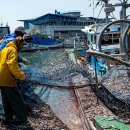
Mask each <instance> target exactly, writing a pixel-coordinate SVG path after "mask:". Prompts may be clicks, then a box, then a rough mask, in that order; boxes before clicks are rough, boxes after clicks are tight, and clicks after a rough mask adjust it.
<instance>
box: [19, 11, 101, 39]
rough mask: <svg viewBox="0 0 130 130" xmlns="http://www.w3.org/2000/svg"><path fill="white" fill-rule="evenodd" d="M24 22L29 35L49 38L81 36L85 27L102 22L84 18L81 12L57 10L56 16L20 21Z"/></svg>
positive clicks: (47, 15) (46, 15)
mask: <svg viewBox="0 0 130 130" xmlns="http://www.w3.org/2000/svg"><path fill="white" fill-rule="evenodd" d="M18 21H22V22H24V28H25V29H26V31H27V32H28V33H29V34H36V33H42V34H46V35H49V36H52V37H54V36H58V35H60V36H64V37H69V36H75V35H78V36H80V35H81V34H82V32H81V29H82V28H84V26H87V25H91V24H94V21H97V22H98V21H101V19H98V20H97V19H96V18H93V17H82V16H81V12H80V11H70V12H65V13H60V12H58V11H57V10H55V13H54V14H50V13H48V14H45V15H43V16H40V17H37V18H35V19H25V20H18Z"/></svg>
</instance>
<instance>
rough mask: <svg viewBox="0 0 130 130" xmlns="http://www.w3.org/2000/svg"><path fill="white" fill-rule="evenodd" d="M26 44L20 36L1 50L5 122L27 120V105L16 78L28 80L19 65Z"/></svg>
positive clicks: (0, 65)
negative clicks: (20, 53) (21, 51)
mask: <svg viewBox="0 0 130 130" xmlns="http://www.w3.org/2000/svg"><path fill="white" fill-rule="evenodd" d="M24 44H25V42H24V40H23V38H22V37H20V36H19V37H17V38H16V39H15V40H14V41H12V42H9V43H8V44H7V45H6V47H5V48H3V49H2V50H1V51H0V89H1V95H2V103H3V107H4V112H5V120H3V123H5V124H6V123H7V124H15V125H21V124H23V123H25V122H27V111H26V107H25V104H24V101H23V98H22V96H21V93H20V91H19V89H18V88H17V85H16V79H20V80H26V76H25V75H24V72H23V71H21V69H20V67H19V65H18V52H19V51H20V49H21V48H22V47H23V46H24ZM14 116H15V119H14Z"/></svg>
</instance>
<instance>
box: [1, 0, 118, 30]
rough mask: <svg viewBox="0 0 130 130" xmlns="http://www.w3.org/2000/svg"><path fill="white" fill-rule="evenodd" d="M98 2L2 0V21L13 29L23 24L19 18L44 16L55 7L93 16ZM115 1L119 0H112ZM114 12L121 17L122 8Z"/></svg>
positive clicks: (98, 10)
mask: <svg viewBox="0 0 130 130" xmlns="http://www.w3.org/2000/svg"><path fill="white" fill-rule="evenodd" d="M93 1H94V4H96V2H97V0H2V1H1V7H0V23H3V26H5V25H6V24H7V22H8V25H9V26H10V29H11V31H14V29H15V28H16V27H17V26H20V25H22V26H23V22H19V21H17V20H21V19H30V18H36V17H39V16H42V15H44V14H46V13H54V11H55V9H56V10H57V11H60V12H66V11H74V10H78V11H81V14H82V15H83V16H84V17H89V16H93V10H92V7H93V6H91V7H89V5H90V3H91V5H93ZM110 2H112V3H115V2H119V0H110ZM100 9H101V6H99V7H98V8H96V9H95V10H94V16H95V17H97V16H98V14H99V12H100ZM116 10H117V11H116V12H115V13H114V14H115V16H116V17H119V14H118V13H117V12H118V11H119V10H120V8H116ZM104 15H105V13H104V12H103V11H102V13H101V15H100V18H101V17H104Z"/></svg>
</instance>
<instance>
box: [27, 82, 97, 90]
mask: <svg viewBox="0 0 130 130" xmlns="http://www.w3.org/2000/svg"><path fill="white" fill-rule="evenodd" d="M25 82H28V83H32V84H33V85H40V86H43V87H44V86H47V87H50V88H54V87H56V88H60V89H78V88H84V87H87V86H90V85H96V84H94V83H89V84H82V85H75V84H73V83H72V84H70V85H69V84H66V85H62V84H59V83H58V84H56V83H45V82H44V83H41V82H38V81H36V80H27V81H25Z"/></svg>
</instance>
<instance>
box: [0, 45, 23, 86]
mask: <svg viewBox="0 0 130 130" xmlns="http://www.w3.org/2000/svg"><path fill="white" fill-rule="evenodd" d="M17 61H18V52H17V46H16V45H15V44H14V42H9V43H8V44H7V45H6V47H5V48H4V49H2V50H1V51H0V86H8V87H15V86H16V80H15V78H18V79H19V78H20V77H23V76H24V72H22V71H21V70H20V67H19V66H18V62H17Z"/></svg>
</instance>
